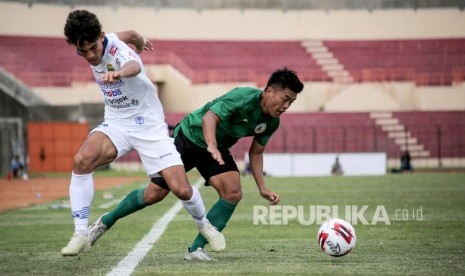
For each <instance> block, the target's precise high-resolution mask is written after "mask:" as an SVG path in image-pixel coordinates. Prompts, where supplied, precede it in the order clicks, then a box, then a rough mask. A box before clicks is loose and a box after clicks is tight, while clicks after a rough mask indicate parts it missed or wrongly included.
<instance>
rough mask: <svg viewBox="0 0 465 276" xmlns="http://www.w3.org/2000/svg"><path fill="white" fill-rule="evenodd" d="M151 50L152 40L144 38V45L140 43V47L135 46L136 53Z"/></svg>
mask: <svg viewBox="0 0 465 276" xmlns="http://www.w3.org/2000/svg"><path fill="white" fill-rule="evenodd" d="M144 50H145V51H153V45H152V42H150V40H148V39H146V38H144V45H142V47H137V48H136V53H137V54H140V53H142V51H144Z"/></svg>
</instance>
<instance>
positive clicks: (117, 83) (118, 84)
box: [95, 79, 124, 90]
mask: <svg viewBox="0 0 465 276" xmlns="http://www.w3.org/2000/svg"><path fill="white" fill-rule="evenodd" d="M95 81H96V82H97V84H98V86H100V88H101V89H102V90H103V89H112V88H117V87H121V86H123V84H124V82H123V80H117V81H115V82H112V83H104V82H102V81H101V80H99V79H96V80H95Z"/></svg>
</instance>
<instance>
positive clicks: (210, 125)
mask: <svg viewBox="0 0 465 276" xmlns="http://www.w3.org/2000/svg"><path fill="white" fill-rule="evenodd" d="M220 121H221V120H220V117H218V116H217V115H216V114H215V113H213V112H212V111H211V110H209V111H207V113H205V115H203V117H202V131H203V137H204V138H205V143H207V151H208V152H209V153H211V155H212V157H213V159H215V160H216V161H218V163H219V164H220V165H224V161H223V157H222V156H221V152H220V151H219V150H218V144H217V142H216V126H217V125H218V124H219V123H220Z"/></svg>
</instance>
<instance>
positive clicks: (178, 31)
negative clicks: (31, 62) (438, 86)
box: [0, 2, 465, 40]
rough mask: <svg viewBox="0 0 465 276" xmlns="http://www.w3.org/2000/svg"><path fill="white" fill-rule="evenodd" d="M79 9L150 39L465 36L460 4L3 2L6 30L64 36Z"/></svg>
mask: <svg viewBox="0 0 465 276" xmlns="http://www.w3.org/2000/svg"><path fill="white" fill-rule="evenodd" d="M73 9H88V10H91V11H93V12H95V13H96V14H97V15H98V16H99V18H100V19H101V23H102V25H103V27H104V30H105V31H107V32H113V31H119V30H124V29H136V30H138V31H139V32H141V33H142V34H144V35H145V36H147V37H149V38H157V39H194V40H208V39H214V40H218V39H220V40H221V39H224V40H231V39H233V40H280V39H282V40H296V39H297V40H305V39H363V38H370V39H384V38H397V39H400V38H430V37H435V38H441V37H447V38H450V37H464V36H465V29H464V28H463V27H462V26H465V16H464V12H463V11H461V10H459V9H417V10H413V9H392V10H375V11H371V12H370V11H368V10H337V11H324V10H299V11H294V10H290V11H283V10H239V9H220V10H208V9H203V10H201V11H198V10H195V9H154V8H148V7H145V8H142V7H138V8H130V7H118V6H79V5H74V6H73V7H71V6H58V5H48V4H34V5H32V6H29V5H27V4H21V3H10V2H0V13H1V16H0V34H14V35H33V36H34V35H40V36H60V37H61V36H62V35H63V24H64V22H65V20H66V16H67V14H68V13H69V12H70V11H71V10H73ZM19 14H20V15H21V17H20V18H21V19H20V20H18V15H19ZM45 19H46V20H45ZM39 22H40V24H39Z"/></svg>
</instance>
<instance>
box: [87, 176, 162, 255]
mask: <svg viewBox="0 0 465 276" xmlns="http://www.w3.org/2000/svg"><path fill="white" fill-rule="evenodd" d="M152 181H155V182H156V183H162V182H164V181H163V179H162V178H161V177H156V178H153V179H152ZM169 192H170V191H169V190H168V189H165V188H162V187H160V186H159V185H155V184H154V183H149V185H148V186H147V187H146V188H140V189H136V190H133V191H132V192H131V193H129V194H128V195H127V196H126V197H125V198H124V199H123V200H122V201H121V202H120V203H119V204H118V206H116V208H114V209H113V210H111V211H110V212H108V213H105V214H103V215H102V216H100V217H99V218H98V219H97V220H96V221H95V222H94V223H93V224H92V225H91V226H90V227H89V241H90V245H91V246H92V245H94V243H95V242H96V241H97V240H98V239H99V238H100V237H101V236H102V235H103V234H104V233H105V232H106V231H107V230H108V229H110V228H111V227H112V226H113V225H114V224H115V223H116V222H117V221H118V220H119V219H121V218H124V217H126V216H128V215H130V214H132V213H135V212H137V211H139V210H141V209H144V208H145V207H146V206H149V205H152V204H155V203H157V202H160V201H162V200H163V199H164V198H165V197H166V196H167V195H168V193H169Z"/></svg>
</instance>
